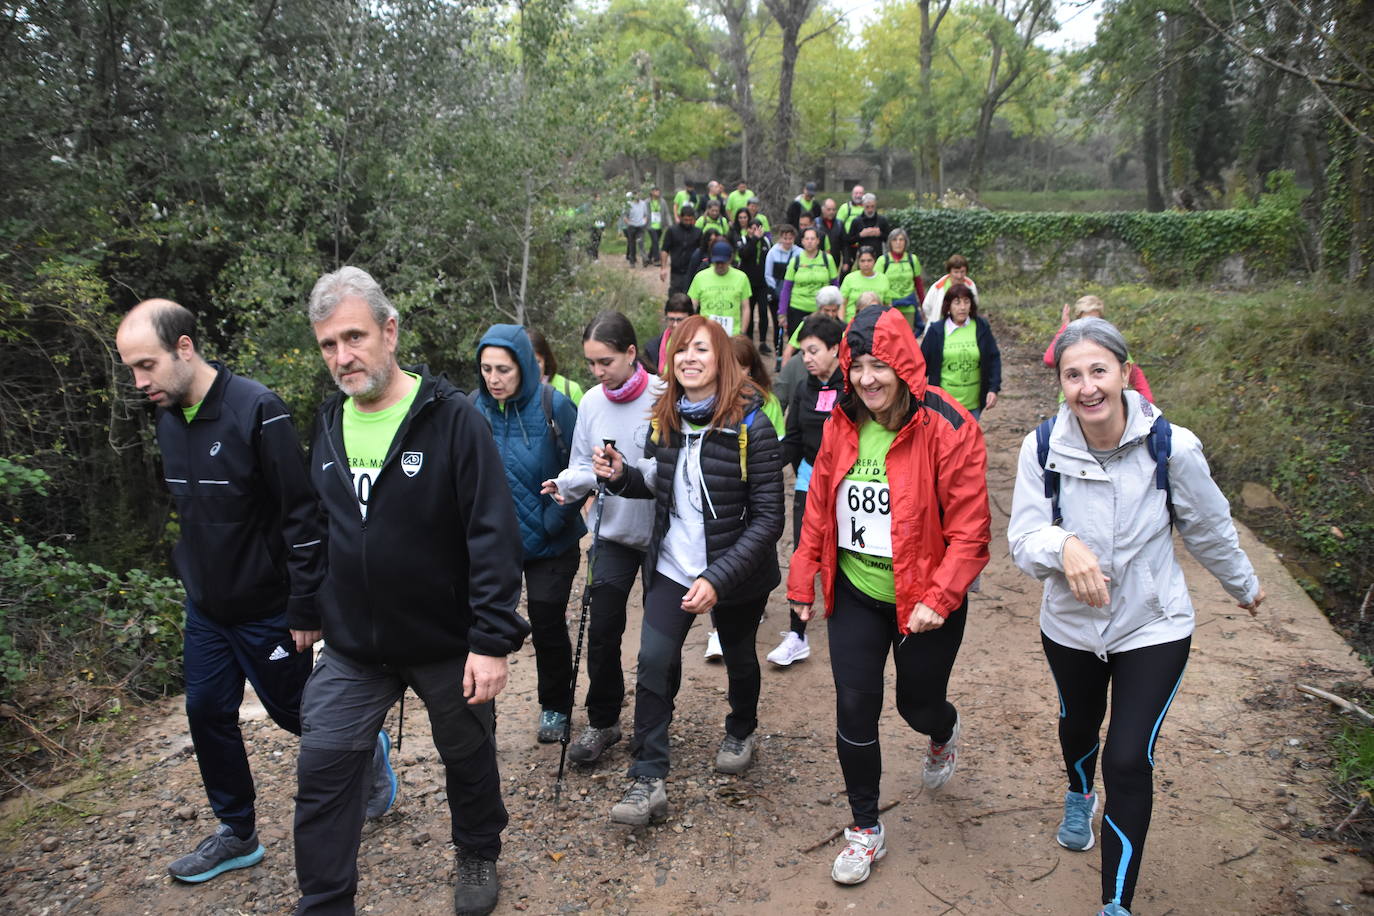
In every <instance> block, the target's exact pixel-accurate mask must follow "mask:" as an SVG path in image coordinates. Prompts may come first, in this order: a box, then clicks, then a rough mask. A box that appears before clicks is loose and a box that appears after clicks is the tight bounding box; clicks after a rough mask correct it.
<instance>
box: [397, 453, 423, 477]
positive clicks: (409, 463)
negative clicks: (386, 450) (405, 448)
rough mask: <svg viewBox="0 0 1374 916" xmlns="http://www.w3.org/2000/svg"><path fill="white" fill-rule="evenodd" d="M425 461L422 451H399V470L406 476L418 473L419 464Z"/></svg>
mask: <svg viewBox="0 0 1374 916" xmlns="http://www.w3.org/2000/svg"><path fill="white" fill-rule="evenodd" d="M424 463H425V453H424V452H401V470H402V471H405V475H406V476H407V477H414V476H415V475H416V474H418V473H420V465H422V464H424Z"/></svg>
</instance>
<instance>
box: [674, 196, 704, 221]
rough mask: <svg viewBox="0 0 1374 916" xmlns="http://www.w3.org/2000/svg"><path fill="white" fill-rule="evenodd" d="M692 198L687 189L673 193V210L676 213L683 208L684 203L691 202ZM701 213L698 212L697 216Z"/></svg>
mask: <svg viewBox="0 0 1374 916" xmlns="http://www.w3.org/2000/svg"><path fill="white" fill-rule="evenodd" d="M691 200H692V198H691V196H690V195H688V193H687V192H686V191H685V190H682V191H678V192H677V193H676V194H674V195H673V212H675V213H676V212H677V211H678V210H681V209H682V205H683V204H686V203H690V202H691ZM700 215H701V214H700V213H698V214H697V216H700Z"/></svg>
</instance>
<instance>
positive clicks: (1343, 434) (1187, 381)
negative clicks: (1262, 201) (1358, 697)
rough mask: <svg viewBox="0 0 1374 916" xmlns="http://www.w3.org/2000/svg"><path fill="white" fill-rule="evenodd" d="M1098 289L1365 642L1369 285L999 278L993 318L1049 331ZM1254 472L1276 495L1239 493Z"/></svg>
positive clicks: (1162, 398) (1369, 640)
mask: <svg viewBox="0 0 1374 916" xmlns="http://www.w3.org/2000/svg"><path fill="white" fill-rule="evenodd" d="M1085 293H1095V294H1097V295H1099V296H1101V297H1102V298H1103V300H1104V301H1105V302H1106V303H1107V317H1108V318H1109V319H1111V320H1112V321H1113V322H1115V323H1116V324H1117V326H1118V327H1120V328H1121V330H1122V332H1123V333H1124V334H1125V335H1126V339H1127V340H1128V341H1129V342H1130V346H1131V354H1132V356H1133V358H1134V359H1135V360H1136V361H1137V362H1139V363H1140V365H1141V367H1142V368H1143V369H1144V370H1145V374H1146V377H1147V378H1148V379H1149V380H1150V385H1151V387H1152V388H1153V389H1154V394H1155V397H1156V399H1157V400H1158V402H1159V404H1160V406H1161V407H1162V408H1163V409H1164V410H1165V412H1166V413H1167V414H1168V415H1169V416H1170V417H1171V418H1172V419H1173V420H1174V421H1175V422H1177V423H1179V424H1181V425H1183V426H1186V427H1188V428H1189V429H1191V430H1193V431H1194V432H1195V433H1197V435H1198V436H1199V437H1200V438H1201V439H1202V441H1203V443H1204V445H1205V446H1206V450H1207V459H1208V461H1209V463H1210V464H1211V467H1212V471H1213V474H1214V476H1215V477H1216V479H1217V482H1218V483H1219V484H1220V485H1221V487H1222V489H1223V490H1224V491H1225V492H1226V493H1227V495H1228V496H1229V497H1230V498H1231V500H1232V509H1233V511H1234V512H1235V513H1236V514H1237V516H1238V517H1240V518H1242V519H1243V520H1245V521H1246V522H1247V523H1248V524H1250V525H1251V527H1253V528H1255V529H1256V530H1257V531H1258V532H1259V533H1260V534H1261V536H1262V537H1264V538H1265V540H1266V541H1267V542H1268V543H1270V544H1273V545H1274V546H1276V547H1278V549H1279V550H1281V551H1282V552H1283V554H1284V559H1285V561H1286V562H1288V563H1289V564H1290V567H1291V566H1293V565H1296V566H1297V567H1298V568H1296V569H1295V573H1296V574H1297V575H1298V577H1299V578H1300V579H1302V578H1305V579H1307V580H1308V581H1309V586H1308V587H1309V593H1312V594H1313V598H1314V599H1315V600H1316V601H1317V603H1318V604H1320V605H1322V607H1323V608H1324V609H1325V610H1326V611H1327V612H1328V614H1330V615H1331V617H1332V620H1333V622H1334V623H1335V624H1336V625H1337V627H1338V628H1339V629H1340V630H1341V631H1342V632H1343V634H1344V635H1345V636H1346V638H1347V639H1350V640H1351V641H1352V642H1353V643H1354V644H1355V645H1356V647H1357V648H1359V649H1361V650H1362V651H1369V650H1370V649H1371V648H1374V626H1371V625H1370V624H1369V623H1367V622H1364V621H1360V620H1358V619H1357V615H1356V613H1355V611H1356V609H1357V608H1358V606H1359V603H1360V601H1361V600H1362V599H1363V597H1364V594H1365V590H1366V589H1368V588H1369V587H1370V585H1371V582H1374V376H1371V375H1370V374H1369V373H1368V371H1367V367H1368V365H1369V364H1370V361H1371V359H1372V358H1374V297H1370V296H1369V295H1368V294H1367V293H1361V292H1360V291H1358V290H1355V289H1351V288H1347V287H1341V286H1336V285H1316V286H1313V285H1298V284H1293V283H1287V284H1281V285H1275V286H1271V287H1267V288H1262V289H1254V290H1246V291H1220V290H1213V289H1208V288H1203V287H1191V288H1182V289H1171V290H1157V289H1151V288H1147V287H1140V286H1121V287H1110V288H1086V287H1084V288H1075V289H1072V290H1069V289H1055V288H1049V289H1038V290H1020V291H1011V292H1007V293H1004V292H1003V291H1001V290H999V291H998V292H997V294H996V295H995V298H994V297H993V296H990V297H989V302H988V306H989V308H988V312H989V315H990V317H991V319H992V320H993V321H994V322H996V323H999V324H1001V325H1003V326H1006V325H1011V326H1013V327H1014V328H1015V329H1016V331H1017V333H1019V334H1021V335H1023V336H1025V337H1026V338H1028V339H1030V340H1032V341H1037V342H1039V341H1043V342H1044V343H1048V342H1049V340H1050V338H1051V337H1052V336H1053V334H1054V331H1055V330H1056V328H1057V327H1058V324H1059V308H1060V304H1061V303H1063V302H1067V301H1072V300H1073V299H1074V298H1077V297H1078V296H1079V295H1083V294H1085ZM1246 481H1254V482H1256V483H1259V484H1261V485H1263V486H1264V487H1267V488H1268V489H1269V490H1271V491H1272V492H1273V493H1274V494H1275V495H1276V496H1277V497H1278V499H1279V501H1280V502H1281V503H1282V504H1283V506H1282V508H1280V509H1277V510H1275V509H1269V510H1251V509H1247V508H1246V507H1244V506H1243V505H1241V504H1240V503H1239V501H1238V499H1237V497H1238V495H1239V493H1240V490H1241V486H1242V484H1243V483H1245V482H1246Z"/></svg>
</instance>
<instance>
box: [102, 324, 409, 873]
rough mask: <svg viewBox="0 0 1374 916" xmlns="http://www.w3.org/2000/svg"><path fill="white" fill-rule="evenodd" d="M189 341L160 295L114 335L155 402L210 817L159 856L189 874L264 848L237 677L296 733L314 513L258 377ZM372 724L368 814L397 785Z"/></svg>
mask: <svg viewBox="0 0 1374 916" xmlns="http://www.w3.org/2000/svg"><path fill="white" fill-rule="evenodd" d="M196 340H197V331H196V318H195V315H193V314H192V313H191V311H190V310H189V309H187V308H185V307H184V306H181V305H178V304H177V303H175V302H172V301H171V300H168V299H149V300H147V301H145V302H141V303H139V304H138V305H137V306H135V307H134V308H133V310H132V311H130V312H129V314H128V315H126V316H125V317H124V320H123V321H122V322H120V325H119V330H118V332H117V333H116V335H115V346H116V348H117V349H118V350H119V357H120V359H121V360H123V362H124V364H125V365H126V366H128V367H129V369H130V370H131V371H132V372H133V377H134V385H135V386H136V387H137V388H138V390H139V391H141V392H143V393H144V394H145V395H147V397H148V400H150V401H151V402H152V403H153V404H155V405H157V407H158V412H157V441H158V447H159V449H160V450H161V452H162V466H163V477H164V479H165V480H166V482H167V488H168V490H170V491H171V494H172V502H173V504H174V505H175V506H176V511H177V516H178V520H179V524H180V529H181V533H180V537H179V538H178V539H177V545H176V548H175V549H174V550H173V553H172V562H173V567H174V569H175V571H176V574H177V576H178V577H179V578H180V579H181V581H182V584H183V585H184V586H185V588H186V626H185V630H184V633H183V637H182V638H183V660H184V671H185V676H186V720H187V724H188V726H189V728H190V732H191V744H192V746H193V747H194V748H195V752H196V762H197V763H198V764H199V766H200V775H201V781H202V782H203V783H204V785H205V794H206V795H207V796H208V797H209V801H210V807H211V809H213V810H214V812H215V816H216V817H217V818H219V821H220V826H219V827H218V828H217V829H216V831H215V832H214V833H213V834H211V835H210V836H209V837H207V838H206V839H204V840H203V841H201V843H200V844H199V845H198V846H197V847H196V848H195V850H194V851H193V852H191V853H190V854H188V855H185V856H182V857H181V858H179V859H177V860H176V861H175V862H173V863H172V864H171V865H170V866H168V872H169V873H170V874H171V875H172V877H174V878H176V879H177V880H179V881H185V882H187V883H190V884H200V883H202V882H205V881H209V880H210V879H211V878H214V877H215V876H216V875H220V874H223V873H224V872H226V871H231V870H233V869H236V868H248V867H250V866H253V865H256V864H258V863H259V862H261V861H262V858H263V855H264V853H265V850H264V849H263V846H262V844H261V843H260V842H259V841H258V834H257V817H256V812H255V809H254V801H255V799H256V797H257V792H256V790H255V788H254V785H253V774H252V771H251V770H250V769H249V765H248V754H247V751H246V750H245V749H244V745H243V734H242V732H241V731H240V730H239V706H240V705H242V703H243V684H244V681H245V680H247V681H248V682H249V683H251V684H252V685H253V689H254V691H256V692H257V695H258V698H259V699H260V700H261V701H262V704H263V707H264V708H265V709H266V710H267V713H268V715H269V716H271V717H272V720H273V721H274V722H276V723H277V724H278V725H280V726H281V727H282V728H284V729H286V730H287V731H289V732H291V733H293V734H296V735H299V734H300V733H301V721H300V706H301V691H302V689H303V688H304V687H305V680H306V678H307V677H308V676H309V675H310V668H311V662H312V659H313V653H312V651H311V647H312V646H313V645H314V644H315V642H316V641H317V640H319V638H320V617H319V612H318V610H317V608H316V603H315V602H316V592H317V591H318V589H319V587H320V582H321V579H322V578H323V576H324V547H323V546H321V543H322V538H323V531H324V526H323V524H322V521H323V520H322V519H321V518H320V515H319V508H318V506H317V505H316V501H315V493H314V490H313V489H311V486H310V478H309V475H308V473H307V471H306V462H305V454H304V452H302V451H301V447H300V442H299V440H298V439H297V437H296V430H295V428H294V427H293V426H292V423H291V414H290V412H289V411H288V410H287V409H286V405H285V404H283V403H282V401H281V399H280V398H278V397H277V396H276V395H275V394H273V393H272V392H271V391H268V390H267V389H266V388H264V387H263V386H262V385H260V384H258V383H257V382H254V381H251V380H249V379H246V378H243V377H242V376H238V375H235V374H234V373H232V372H230V371H229V370H228V369H226V368H225V367H224V366H222V365H220V364H219V363H210V362H207V361H206V360H205V359H204V357H202V356H201V354H200V352H199V349H198V347H197V343H196ZM380 726H381V723H380V722H378V723H377V725H376V726H374V727H373V729H372V731H371V733H370V734H369V736H368V738H367V740H366V742H365V744H364V747H365V751H364V757H365V758H366V756H367V755H368V754H370V755H371V757H372V764H373V771H372V778H371V779H370V780H368V781H367V782H366V783H360V784H359V785H358V786H357V787H356V794H357V804H358V807H359V809H360V810H361V809H363V807H364V806H366V809H367V811H368V813H369V815H371V816H377V815H380V814H382V813H383V812H385V811H386V809H387V808H389V807H390V806H391V803H392V801H393V800H394V799H395V797H396V776H395V774H394V773H393V772H392V770H391V765H390V763H389V762H388V758H387V751H388V750H389V749H390V747H391V742H390V738H388V737H387V735H386V734H385V733H380V734H379V733H378V728H380ZM365 764H366V760H365V761H364V765H365ZM369 794H370V795H371V798H370V799H369V798H368V797H366V796H367V795H369Z"/></svg>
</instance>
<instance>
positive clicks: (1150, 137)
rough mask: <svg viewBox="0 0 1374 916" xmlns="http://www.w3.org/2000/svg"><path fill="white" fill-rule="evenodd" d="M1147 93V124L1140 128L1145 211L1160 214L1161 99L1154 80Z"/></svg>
mask: <svg viewBox="0 0 1374 916" xmlns="http://www.w3.org/2000/svg"><path fill="white" fill-rule="evenodd" d="M1145 92H1146V103H1145V104H1146V109H1145V112H1146V113H1145V123H1144V124H1143V125H1141V128H1140V148H1141V157H1142V158H1143V159H1144V161H1145V209H1146V210H1149V211H1150V212H1151V213H1159V212H1161V211H1162V210H1163V209H1164V192H1163V191H1162V190H1160V187H1159V97H1158V93H1157V92H1156V91H1155V85H1154V81H1153V80H1151V84H1150V86H1148V87H1147V88H1146V90H1145Z"/></svg>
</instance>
